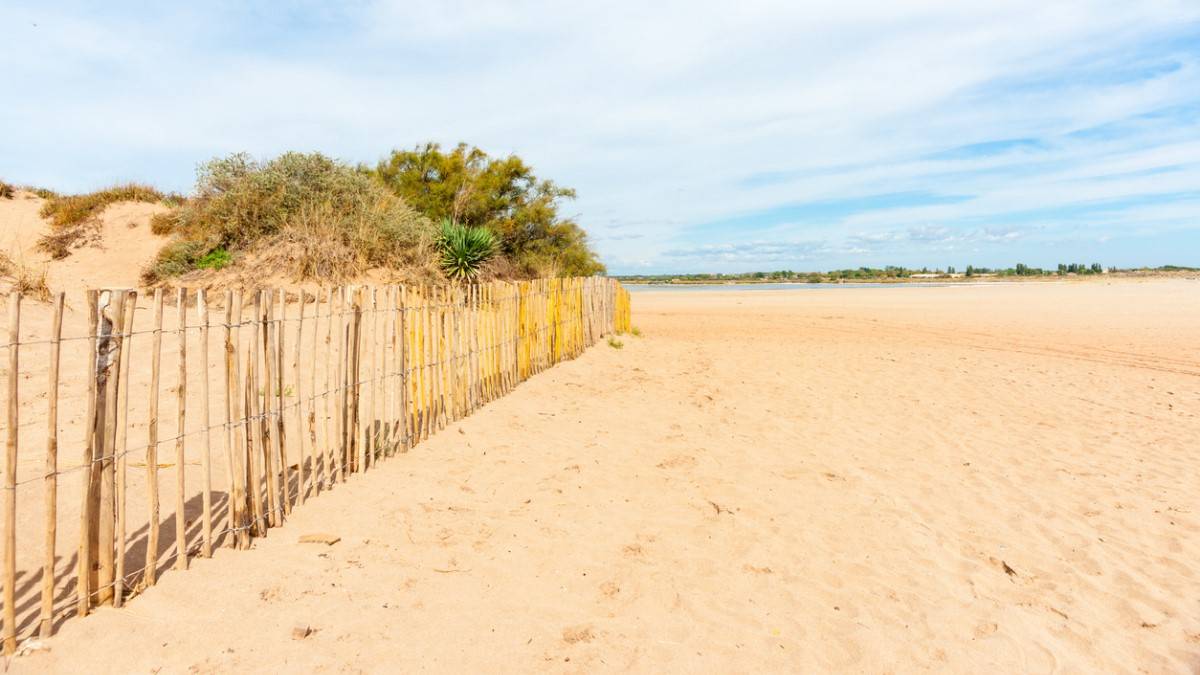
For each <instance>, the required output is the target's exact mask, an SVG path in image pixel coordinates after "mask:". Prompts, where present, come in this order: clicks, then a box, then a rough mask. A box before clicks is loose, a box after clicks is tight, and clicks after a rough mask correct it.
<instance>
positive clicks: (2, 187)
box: [0, 180, 16, 199]
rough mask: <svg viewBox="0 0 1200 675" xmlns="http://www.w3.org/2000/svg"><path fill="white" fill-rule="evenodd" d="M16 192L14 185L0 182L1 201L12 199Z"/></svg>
mask: <svg viewBox="0 0 1200 675" xmlns="http://www.w3.org/2000/svg"><path fill="white" fill-rule="evenodd" d="M15 192H16V190H15V189H14V188H13V186H12V185H9V184H8V183H5V182H4V181H2V180H0V199H12V198H13V194H14V193H15Z"/></svg>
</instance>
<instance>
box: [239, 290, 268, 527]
mask: <svg viewBox="0 0 1200 675" xmlns="http://www.w3.org/2000/svg"><path fill="white" fill-rule="evenodd" d="M261 326H262V293H261V292H258V293H255V294H254V320H253V321H251V322H250V344H248V345H246V359H247V361H246V388H245V392H244V395H245V397H246V437H247V439H248V440H249V442H248V443H247V446H246V447H247V460H246V470H247V471H248V475H247V477H246V482H247V484H248V485H249V486H250V490H249V492H250V501H251V504H250V507H251V510H252V511H253V513H254V535H255V536H258V537H263V536H266V533H267V521H266V516H265V515H264V513H263V498H262V489H263V485H262V475H263V472H262V471H260V467H261V466H262V459H263V445H264V444H263V436H262V432H263V428H264V427H263V420H262V418H261V417H260V416H259V413H260V412H261V401H262V399H261V397H260V396H259V394H258V386H259V382H260V379H261V378H260V377H259V371H260V369H261V363H262V359H261V358H259V357H260V354H261V352H262V340H261V339H259V329H260V328H261Z"/></svg>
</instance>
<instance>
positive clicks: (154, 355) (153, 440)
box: [145, 288, 163, 586]
mask: <svg viewBox="0 0 1200 675" xmlns="http://www.w3.org/2000/svg"><path fill="white" fill-rule="evenodd" d="M162 322H163V292H162V289H161V288H156V289H154V340H153V346H152V347H151V348H150V422H149V427H148V434H149V442H148V443H147V445H146V485H147V487H148V489H149V493H150V494H149V498H150V523H149V525H148V527H149V530H148V531H147V544H146V572H145V579H146V585H147V586H153V585H154V582H155V580H156V579H157V577H158V385H159V377H160V373H159V371H160V369H161V363H162Z"/></svg>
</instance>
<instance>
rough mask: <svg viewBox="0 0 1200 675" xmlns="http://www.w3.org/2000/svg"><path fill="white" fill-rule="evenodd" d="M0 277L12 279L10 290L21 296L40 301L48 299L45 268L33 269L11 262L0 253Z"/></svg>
mask: <svg viewBox="0 0 1200 675" xmlns="http://www.w3.org/2000/svg"><path fill="white" fill-rule="evenodd" d="M0 277H10V278H11V279H12V290H14V291H18V292H20V293H21V294H22V295H25V296H28V297H31V298H34V299H36V300H41V301H43V302H45V301H47V300H49V299H50V286H49V285H48V284H47V283H46V268H45V267H42V268H41V269H36V270H35V269H33V268H32V267H30V266H29V265H26V264H25V263H22V262H18V261H16V260H13V259H12V257H11V256H9V255H8V254H7V253H5V252H4V251H0Z"/></svg>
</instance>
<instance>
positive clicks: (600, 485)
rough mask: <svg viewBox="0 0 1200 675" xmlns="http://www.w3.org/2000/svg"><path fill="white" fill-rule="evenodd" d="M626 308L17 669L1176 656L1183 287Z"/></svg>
mask: <svg viewBox="0 0 1200 675" xmlns="http://www.w3.org/2000/svg"><path fill="white" fill-rule="evenodd" d="M633 311H634V324H635V325H637V326H638V327H639V328H640V329H641V331H642V332H643V337H640V338H638V337H633V336H625V337H623V338H622V341H623V343H624V347H623V348H622V349H619V350H618V349H613V348H610V347H609V346H606V345H604V344H600V345H598V346H596V347H594V348H593V349H591V350H590V351H588V352H587V353H585V354H584V355H583V356H582V357H580V358H578V359H576V360H575V361H572V362H569V363H565V364H562V365H560V366H557V367H555V368H553V369H551V370H549V371H547V372H545V373H542V374H540V375H538V376H536V377H534V378H533V379H532V380H531V381H529V382H527V383H525V384H522V385H521V386H520V387H519V388H518V389H517V390H516V391H515V392H514V393H512V394H511V395H509V396H507V397H505V398H503V399H500V400H499V401H496V402H494V403H492V404H490V405H488V406H487V407H486V408H484V409H483V410H481V411H479V412H478V413H476V414H475V415H473V416H471V417H469V418H467V419H465V420H463V421H460V422H458V423H455V424H454V425H453V426H451V427H450V428H448V429H447V430H445V431H443V432H441V433H440V434H438V435H437V436H435V437H434V438H433V439H431V440H430V441H428V442H426V443H423V444H421V445H419V446H417V447H416V448H414V449H413V450H412V451H411V452H409V453H408V454H407V455H405V456H399V457H396V458H393V459H391V460H388V461H387V462H384V463H382V464H380V465H379V467H378V468H377V469H372V470H371V471H369V472H367V473H366V474H364V475H360V476H355V477H353V478H352V479H351V481H350V482H349V483H347V484H345V485H338V486H337V487H336V488H335V489H334V490H333V491H332V492H330V493H328V494H325V495H323V496H322V497H321V498H320V499H317V500H312V501H310V502H309V503H308V504H306V505H304V506H303V507H298V508H297V509H296V510H295V511H294V513H293V515H292V517H291V519H290V521H289V522H288V523H287V524H286V525H285V526H284V527H283V528H281V529H279V530H272V531H271V532H270V534H269V536H268V537H267V538H266V539H264V540H258V541H256V543H255V546H254V549H253V550H250V551H231V550H229V549H221V550H219V551H218V552H217V553H216V554H215V556H214V557H213V558H212V559H211V560H202V559H197V560H193V562H192V569H191V570H190V571H188V572H180V573H166V574H164V575H163V576H162V578H161V579H160V581H159V584H158V586H157V587H155V588H153V589H150V590H149V591H147V592H145V593H144V594H142V595H140V596H138V597H136V598H134V599H133V600H132V601H130V603H129V605H128V607H127V608H125V609H122V610H112V609H109V608H102V609H100V610H98V611H97V612H96V613H95V615H94V616H91V617H88V618H86V619H84V620H74V619H72V620H69V621H66V622H65V623H64V624H63V625H62V627H61V629H60V631H59V633H58V634H57V635H56V636H55V637H54V638H52V639H51V640H49V641H47V642H45V643H44V644H45V646H47V647H48V648H49V649H48V650H43V651H38V652H36V653H34V654H32V655H29V656H24V657H20V658H17V659H15V660H14V661H13V662H12V663H11V668H12V670H13V671H14V672H79V671H81V670H84V669H87V670H89V671H91V672H180V673H182V672H230V671H242V672H247V671H258V672H261V671H275V670H279V669H281V668H289V669H300V670H305V671H318V672H330V671H336V672H381V671H393V672H394V671H397V670H427V671H433V672H477V671H490V672H494V671H501V672H529V671H539V672H544V671H551V672H594V671H609V670H613V671H617V670H628V671H634V672H674V671H691V672H724V671H730V670H739V671H757V672H763V671H773V672H780V671H792V672H813V671H822V672H914V671H928V670H933V671H943V672H947V671H949V672H982V671H992V672H1133V671H1140V672H1153V673H1160V672H1183V673H1186V672H1195V671H1197V670H1198V669H1200V600H1198V598H1200V563H1198V562H1197V561H1198V560H1200V516H1198V514H1197V512H1196V497H1195V495H1196V490H1197V485H1198V482H1197V472H1196V468H1195V449H1196V439H1197V438H1200V285H1197V284H1196V283H1194V282H1183V281H1156V282H1144V283H1132V282H1116V283H1104V282H1091V283H1062V284H1019V285H986V286H964V287H949V288H880V289H840V290H839V289H828V290H817V291H795V292H791V291H783V292H742V293H700V292H673V293H672V292H668V293H652V292H651V293H638V294H637V295H636V296H635V298H634V310H633ZM314 533H324V534H331V535H334V536H335V537H337V538H340V541H338V542H337V543H335V544H333V545H324V544H301V543H298V540H299V539H300V537H302V536H303V535H306V534H314ZM297 627H306V628H307V629H308V630H301V631H300V632H299V634H304V633H308V634H307V635H303V637H297V633H296V630H297Z"/></svg>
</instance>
